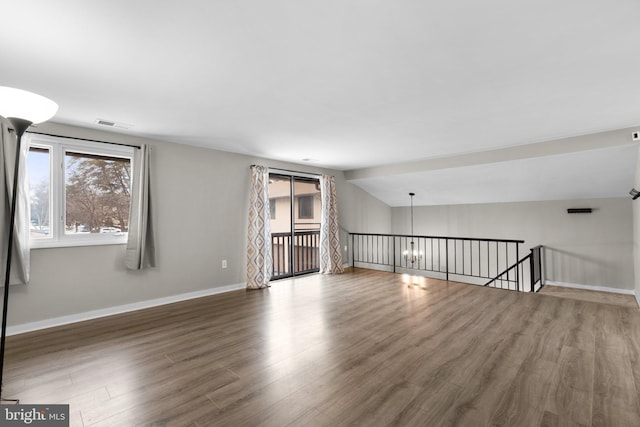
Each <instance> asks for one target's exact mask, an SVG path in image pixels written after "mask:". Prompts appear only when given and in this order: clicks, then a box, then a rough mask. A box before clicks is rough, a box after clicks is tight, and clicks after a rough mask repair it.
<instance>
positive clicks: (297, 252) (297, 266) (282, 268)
mask: <svg viewBox="0 0 640 427" xmlns="http://www.w3.org/2000/svg"><path fill="white" fill-rule="evenodd" d="M292 238H293V251H292V250H291V248H292V245H291V239H292ZM271 245H272V246H271V247H272V250H273V274H272V276H271V278H272V279H282V278H285V277H291V276H294V275H298V274H305V273H313V272H316V271H318V270H319V269H320V230H301V231H295V232H294V234H293V236H292V235H291V233H272V234H271ZM292 267H293V268H292Z"/></svg>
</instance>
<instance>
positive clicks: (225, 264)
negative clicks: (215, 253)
mask: <svg viewBox="0 0 640 427" xmlns="http://www.w3.org/2000/svg"><path fill="white" fill-rule="evenodd" d="M222 268H227V260H226V259H223V260H222Z"/></svg>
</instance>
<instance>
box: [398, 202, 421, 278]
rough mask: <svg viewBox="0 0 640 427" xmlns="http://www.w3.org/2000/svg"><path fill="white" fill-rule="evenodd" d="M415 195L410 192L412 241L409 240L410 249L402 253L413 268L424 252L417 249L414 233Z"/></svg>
mask: <svg viewBox="0 0 640 427" xmlns="http://www.w3.org/2000/svg"><path fill="white" fill-rule="evenodd" d="M415 195H416V193H409V196H410V197H411V242H409V246H410V249H409V250H405V251H404V252H403V253H402V255H403V256H404V260H405V263H406V264H407V265H408V264H409V263H411V268H413V266H414V264H415V263H419V262H420V260H421V259H422V252H419V251H417V250H416V248H415V242H414V234H413V196H415Z"/></svg>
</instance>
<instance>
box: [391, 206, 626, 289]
mask: <svg viewBox="0 0 640 427" xmlns="http://www.w3.org/2000/svg"><path fill="white" fill-rule="evenodd" d="M576 207H589V208H592V209H593V210H594V211H593V213H591V214H568V213H567V208H576ZM632 213H633V209H632V204H631V200H630V199H629V198H625V199H620V198H615V199H595V200H579V201H547V202H526V203H495V204H477V205H450V206H429V207H426V206H421V207H416V208H415V214H414V215H415V216H414V224H415V234H416V235H441V236H456V237H478V238H504V239H516V240H524V241H525V244H524V249H525V253H526V251H528V249H529V248H531V247H534V246H537V245H540V244H541V245H544V246H545V247H546V261H547V274H546V277H547V280H550V281H554V282H563V283H572V284H578V285H588V286H602V287H609V288H618V289H625V290H631V289H634V286H635V283H634V270H633V257H632V252H633V235H632V228H633V219H632V217H633V215H632ZM392 230H393V233H399V234H408V233H409V232H410V230H411V228H410V211H409V208H393V209H392Z"/></svg>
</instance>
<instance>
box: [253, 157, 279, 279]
mask: <svg viewBox="0 0 640 427" xmlns="http://www.w3.org/2000/svg"><path fill="white" fill-rule="evenodd" d="M247 234H248V242H247V289H263V288H267V287H269V280H271V272H272V269H273V258H272V255H271V217H270V209H269V168H267V167H266V166H251V190H250V195H249V230H248V233H247Z"/></svg>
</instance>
